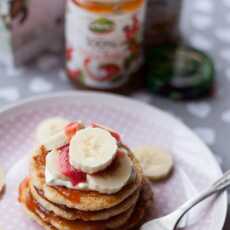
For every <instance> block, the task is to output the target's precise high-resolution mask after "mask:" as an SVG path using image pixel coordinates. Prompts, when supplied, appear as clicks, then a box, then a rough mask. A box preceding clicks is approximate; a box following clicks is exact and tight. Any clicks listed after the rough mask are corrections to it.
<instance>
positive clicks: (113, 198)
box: [30, 146, 143, 211]
mask: <svg viewBox="0 0 230 230" xmlns="http://www.w3.org/2000/svg"><path fill="white" fill-rule="evenodd" d="M47 153H48V152H47V151H46V149H45V148H44V147H43V146H41V147H40V149H39V150H38V151H37V153H35V155H33V157H32V160H31V169H30V174H31V181H32V184H33V185H34V186H35V187H36V188H38V189H39V190H42V191H43V193H44V197H45V198H46V199H47V200H49V201H51V202H53V203H56V204H59V205H65V206H67V207H69V208H75V209H79V210H82V211H98V210H102V209H108V208H112V207H114V206H116V205H118V204H120V203H121V202H122V201H124V200H125V199H127V198H128V197H129V196H131V195H132V194H133V193H134V192H135V191H137V189H138V188H139V187H140V186H141V183H142V180H143V175H142V169H141V166H140V164H139V162H138V161H137V160H136V159H135V157H134V156H133V154H132V153H131V152H130V153H129V157H130V159H131V161H132V162H133V167H134V170H135V173H136V175H137V176H136V179H135V180H134V181H133V182H131V183H129V184H127V185H126V186H124V187H123V188H122V189H121V190H120V191H119V192H117V193H115V194H109V195H108V194H101V193H98V192H95V191H76V190H72V189H68V188H64V187H60V186H48V185H46V183H45V158H46V155H47Z"/></svg>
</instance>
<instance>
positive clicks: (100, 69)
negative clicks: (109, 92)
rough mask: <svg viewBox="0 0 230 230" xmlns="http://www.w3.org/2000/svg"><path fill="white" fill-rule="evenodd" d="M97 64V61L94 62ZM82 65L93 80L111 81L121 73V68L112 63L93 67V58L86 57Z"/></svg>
mask: <svg viewBox="0 0 230 230" xmlns="http://www.w3.org/2000/svg"><path fill="white" fill-rule="evenodd" d="M95 64H97V63H95ZM84 67H85V69H86V71H87V73H88V75H89V77H90V78H92V79H93V80H95V81H111V80H113V79H114V78H116V77H119V75H120V74H121V69H120V67H119V66H118V65H116V64H113V63H108V64H101V65H99V66H97V67H96V68H95V65H94V63H93V60H91V59H90V58H86V59H85V61H84Z"/></svg>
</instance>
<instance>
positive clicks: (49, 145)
mask: <svg viewBox="0 0 230 230" xmlns="http://www.w3.org/2000/svg"><path fill="white" fill-rule="evenodd" d="M42 144H43V145H44V146H45V148H46V150H48V151H49V150H53V149H57V148H59V147H61V146H64V145H66V144H68V137H67V136H66V135H65V131H64V130H62V131H60V132H59V133H57V134H55V135H53V136H52V137H50V138H49V139H48V140H47V141H46V142H44V143H42Z"/></svg>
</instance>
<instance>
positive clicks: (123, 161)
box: [87, 155, 132, 194]
mask: <svg viewBox="0 0 230 230" xmlns="http://www.w3.org/2000/svg"><path fill="white" fill-rule="evenodd" d="M114 161H116V162H115V164H116V165H115V166H114V168H112V169H111V170H109V169H108V170H105V172H102V173H98V174H95V175H89V174H88V175H87V181H88V184H89V188H90V190H95V191H98V192H100V193H106V194H113V193H116V192H118V191H120V190H121V189H122V188H123V187H124V186H125V185H126V184H127V183H128V181H129V178H130V176H131V175H132V162H131V160H130V159H129V157H128V156H127V155H123V156H122V157H117V158H116V159H115V160H114Z"/></svg>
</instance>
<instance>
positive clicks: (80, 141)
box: [69, 127, 118, 173]
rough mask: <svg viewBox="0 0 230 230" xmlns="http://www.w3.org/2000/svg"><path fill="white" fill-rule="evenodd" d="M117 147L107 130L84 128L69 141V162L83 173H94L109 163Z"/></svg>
mask: <svg viewBox="0 0 230 230" xmlns="http://www.w3.org/2000/svg"><path fill="white" fill-rule="evenodd" d="M117 149H118V146H117V141H116V139H115V138H114V137H112V135H111V134H110V133H109V132H108V131H106V130H104V129H101V128H92V127H89V128H85V129H82V130H80V131H78V132H77V133H76V135H74V136H73V138H72V139H71V141H70V149H69V157H70V164H71V165H72V166H73V167H74V168H76V169H80V170H81V171H83V172H85V173H95V172H98V171H101V170H103V169H105V168H106V167H107V166H108V165H110V164H111V162H112V160H113V159H114V157H115V155H116V152H117Z"/></svg>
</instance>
